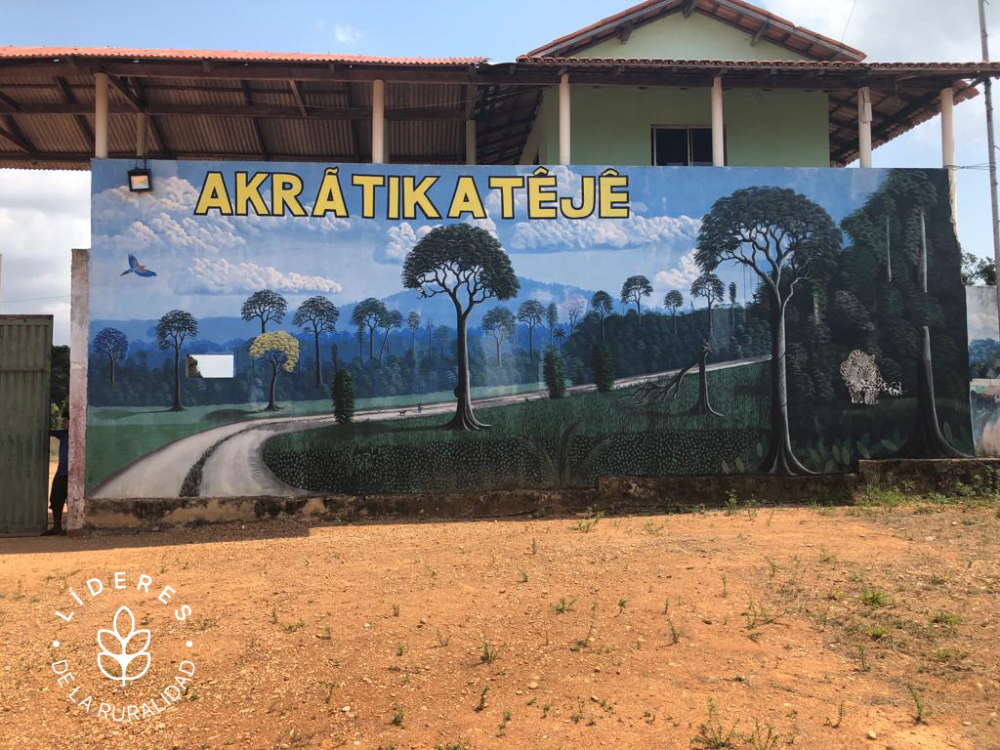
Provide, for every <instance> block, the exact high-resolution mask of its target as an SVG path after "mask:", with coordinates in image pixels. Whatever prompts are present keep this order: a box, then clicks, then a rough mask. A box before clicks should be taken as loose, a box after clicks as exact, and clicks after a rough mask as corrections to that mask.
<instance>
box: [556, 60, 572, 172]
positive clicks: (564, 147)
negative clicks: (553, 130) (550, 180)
mask: <svg viewBox="0 0 1000 750" xmlns="http://www.w3.org/2000/svg"><path fill="white" fill-rule="evenodd" d="M569 134H570V99H569V73H563V74H562V78H560V79H559V163H560V164H569V163H570V150H569Z"/></svg>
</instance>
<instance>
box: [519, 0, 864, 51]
mask: <svg viewBox="0 0 1000 750" xmlns="http://www.w3.org/2000/svg"><path fill="white" fill-rule="evenodd" d="M695 12H697V13H701V14H703V15H706V16H709V17H711V18H714V19H716V20H718V21H722V22H723V23H726V24H728V25H730V26H734V27H736V28H738V29H740V30H741V31H744V32H746V33H748V34H751V35H753V36H754V44H756V43H757V41H760V39H766V40H767V41H769V42H771V43H773V44H777V45H779V46H782V47H785V48H786V49H790V50H792V51H794V52H797V53H799V54H801V55H804V56H805V57H811V58H813V59H818V60H832V59H834V58H836V57H838V56H846V57H849V58H853V59H855V60H863V59H864V58H865V54H864V53H863V52H862V51H861V50H858V49H855V48H854V47H850V46H848V45H846V44H844V43H843V42H838V41H836V40H834V39H831V38H830V37H828V36H824V35H823V34H818V33H817V32H815V31H810V30H809V29H806V28H803V27H801V26H796V25H795V24H793V23H792V22H791V21H788V20H786V19H784V18H782V17H781V16H778V15H775V14H774V13H771V12H769V11H767V10H764V9H763V8H760V7H758V6H756V5H751V4H750V3H748V2H744V0H646V1H645V2H642V3H639V4H638V5H634V6H632V7H631V8H627V9H625V10H623V11H622V12H620V13H616V14H614V15H613V16H608V17H607V18H602V19H601V20H600V21H597V22H595V23H592V24H590V25H589V26H584V27H583V28H582V29H579V30H577V31H574V32H572V33H570V34H566V35H565V36H561V37H559V38H558V39H555V40H553V41H551V42H549V43H548V44H543V45H542V46H541V47H537V48H535V49H533V50H531V51H530V52H528V53H527V54H526V55H525V57H541V56H547V55H554V54H557V53H559V54H562V55H566V54H569V53H571V52H576V51H579V50H582V49H586V48H587V47H591V46H593V45H594V44H597V43H598V42H601V41H604V40H605V39H608V38H613V37H615V36H618V35H619V34H621V33H625V32H630V31H631V29H632V28H634V27H635V26H640V25H642V24H645V23H649V22H650V21H655V20H656V19H658V18H662V17H663V16H665V15H669V14H671V13H684V15H685V16H689V15H691V14H692V13H695Z"/></svg>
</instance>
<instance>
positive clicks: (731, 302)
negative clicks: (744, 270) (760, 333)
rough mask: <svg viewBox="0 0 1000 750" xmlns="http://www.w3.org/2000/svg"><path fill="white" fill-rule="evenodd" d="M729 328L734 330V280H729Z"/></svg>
mask: <svg viewBox="0 0 1000 750" xmlns="http://www.w3.org/2000/svg"><path fill="white" fill-rule="evenodd" d="M729 328H730V330H732V331H735V330H736V282H735V281H730V282H729Z"/></svg>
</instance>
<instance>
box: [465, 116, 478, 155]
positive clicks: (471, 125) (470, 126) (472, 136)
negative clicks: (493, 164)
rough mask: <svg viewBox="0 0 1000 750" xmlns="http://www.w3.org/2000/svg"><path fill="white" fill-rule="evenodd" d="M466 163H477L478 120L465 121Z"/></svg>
mask: <svg viewBox="0 0 1000 750" xmlns="http://www.w3.org/2000/svg"><path fill="white" fill-rule="evenodd" d="M465 163H466V164H475V163H476V121H475V120H466V121H465Z"/></svg>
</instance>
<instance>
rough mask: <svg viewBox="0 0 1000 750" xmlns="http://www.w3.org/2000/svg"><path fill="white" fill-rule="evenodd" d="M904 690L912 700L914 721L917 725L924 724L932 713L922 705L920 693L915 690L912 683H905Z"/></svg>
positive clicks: (922, 698) (922, 699)
mask: <svg viewBox="0 0 1000 750" xmlns="http://www.w3.org/2000/svg"><path fill="white" fill-rule="evenodd" d="M906 690H907V692H909V694H910V697H911V698H912V699H913V707H914V716H913V718H914V720H915V721H916V723H917V724H926V723H927V720H928V719H929V718H930V717H931V713H932V712H931V710H930V709H929V708H927V705H926V704H925V703H924V697H923V696H922V695H921V694H920V691H919V690H917V688H916V687H915V686H914V684H913V683H912V682H908V683H906Z"/></svg>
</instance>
